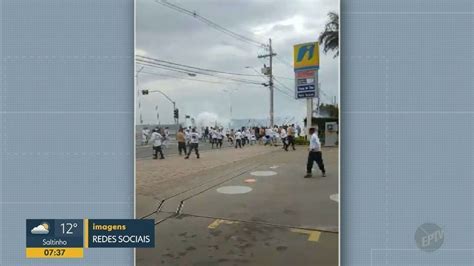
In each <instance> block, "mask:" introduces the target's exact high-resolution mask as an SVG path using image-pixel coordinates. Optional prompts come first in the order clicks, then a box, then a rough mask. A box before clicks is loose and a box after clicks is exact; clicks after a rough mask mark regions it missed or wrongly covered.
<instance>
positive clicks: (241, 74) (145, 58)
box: [137, 55, 258, 77]
mask: <svg viewBox="0 0 474 266" xmlns="http://www.w3.org/2000/svg"><path fill="white" fill-rule="evenodd" d="M137 57H139V58H142V59H144V60H152V61H156V62H160V63H166V64H171V65H176V66H181V67H186V68H191V69H196V70H201V71H208V72H215V73H220V74H227V75H236V76H249V77H256V76H258V75H250V74H243V73H235V72H227V71H220V70H213V69H208V68H202V67H195V66H190V65H185V64H179V63H175V62H171V61H166V60H161V59H156V58H152V57H147V56H142V55H137Z"/></svg>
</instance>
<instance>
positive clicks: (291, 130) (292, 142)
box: [287, 124, 296, 150]
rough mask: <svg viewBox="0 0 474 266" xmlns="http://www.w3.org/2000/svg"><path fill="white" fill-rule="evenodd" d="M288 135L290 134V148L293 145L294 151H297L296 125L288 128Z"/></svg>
mask: <svg viewBox="0 0 474 266" xmlns="http://www.w3.org/2000/svg"><path fill="white" fill-rule="evenodd" d="M287 134H288V147H290V145H291V147H292V148H293V150H296V149H295V125H294V124H292V125H291V126H290V127H288V131H287Z"/></svg>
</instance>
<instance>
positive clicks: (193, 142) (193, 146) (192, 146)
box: [184, 128, 201, 159]
mask: <svg viewBox="0 0 474 266" xmlns="http://www.w3.org/2000/svg"><path fill="white" fill-rule="evenodd" d="M189 138H190V143H189V151H188V154H187V155H186V157H184V159H189V155H191V152H192V151H193V150H194V151H195V152H196V157H197V158H198V159H199V139H200V138H201V136H200V135H199V133H197V132H196V129H195V128H193V129H192V130H191V133H189Z"/></svg>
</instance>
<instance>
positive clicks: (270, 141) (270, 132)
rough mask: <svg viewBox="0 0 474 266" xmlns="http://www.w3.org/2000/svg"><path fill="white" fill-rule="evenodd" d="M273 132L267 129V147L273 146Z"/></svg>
mask: <svg viewBox="0 0 474 266" xmlns="http://www.w3.org/2000/svg"><path fill="white" fill-rule="evenodd" d="M272 138H273V131H272V129H271V128H266V129H265V146H267V145H268V144H269V145H270V146H271V145H272Z"/></svg>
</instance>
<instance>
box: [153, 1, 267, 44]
mask: <svg viewBox="0 0 474 266" xmlns="http://www.w3.org/2000/svg"><path fill="white" fill-rule="evenodd" d="M155 2H156V3H158V4H161V5H163V6H166V7H168V8H171V9H173V10H175V11H178V12H180V13H183V14H186V15H188V16H191V17H193V18H195V19H197V20H199V21H201V22H203V23H205V24H206V25H208V26H210V27H211V28H213V29H215V30H217V31H220V32H221V33H224V34H226V35H228V36H231V37H233V38H235V39H237V40H239V41H242V42H245V43H247V44H251V45H254V46H257V47H260V48H264V47H266V46H267V45H266V44H263V43H261V42H259V41H256V40H254V39H252V38H249V37H246V36H244V35H241V34H238V33H236V32H234V31H231V30H229V29H226V28H224V27H222V26H220V25H219V24H217V23H215V22H213V21H211V20H209V19H207V18H205V17H203V16H201V15H199V14H197V13H196V11H191V10H188V9H185V8H183V7H181V6H178V5H176V4H172V3H170V2H168V1H166V0H161V1H158V0H156V1H155Z"/></svg>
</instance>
